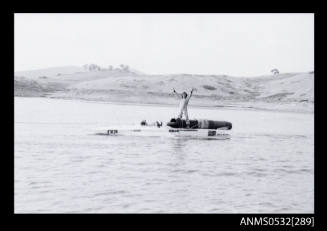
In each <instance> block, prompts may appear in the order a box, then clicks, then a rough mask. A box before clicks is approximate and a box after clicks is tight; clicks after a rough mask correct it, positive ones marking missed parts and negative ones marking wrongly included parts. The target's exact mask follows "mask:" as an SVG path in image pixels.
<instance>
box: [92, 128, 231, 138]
mask: <svg viewBox="0 0 327 231" xmlns="http://www.w3.org/2000/svg"><path fill="white" fill-rule="evenodd" d="M97 131H98V132H97V134H98V135H107V136H119V135H134V136H167V137H195V138H196V137H199V138H201V137H202V138H203V137H204V138H218V139H219V138H223V139H226V138H229V136H230V130H219V129H184V128H171V127H168V126H162V127H157V126H140V125H135V126H111V127H106V128H100V129H97Z"/></svg>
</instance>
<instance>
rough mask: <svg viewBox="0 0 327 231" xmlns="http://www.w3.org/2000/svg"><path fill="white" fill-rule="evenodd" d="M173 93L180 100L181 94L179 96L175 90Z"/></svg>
mask: <svg viewBox="0 0 327 231" xmlns="http://www.w3.org/2000/svg"><path fill="white" fill-rule="evenodd" d="M173 93H174V94H175V95H176V96H177V97H179V98H181V97H182V95H181V94H179V93H177V91H175V89H173Z"/></svg>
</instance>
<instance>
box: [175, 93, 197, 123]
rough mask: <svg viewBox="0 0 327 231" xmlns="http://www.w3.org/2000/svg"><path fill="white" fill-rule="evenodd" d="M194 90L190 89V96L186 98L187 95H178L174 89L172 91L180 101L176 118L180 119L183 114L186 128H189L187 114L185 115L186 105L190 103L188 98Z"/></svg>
mask: <svg viewBox="0 0 327 231" xmlns="http://www.w3.org/2000/svg"><path fill="white" fill-rule="evenodd" d="M193 91H194V88H192V90H191V93H190V95H189V96H188V95H187V93H186V92H185V91H184V92H183V93H182V94H179V93H177V92H176V91H175V89H173V92H174V93H175V95H176V96H177V97H179V98H181V99H182V100H181V101H180V103H179V114H178V118H180V119H182V117H183V114H184V116H185V119H186V127H187V128H189V127H190V121H189V118H188V113H187V105H188V102H189V101H190V98H191V97H192V94H193Z"/></svg>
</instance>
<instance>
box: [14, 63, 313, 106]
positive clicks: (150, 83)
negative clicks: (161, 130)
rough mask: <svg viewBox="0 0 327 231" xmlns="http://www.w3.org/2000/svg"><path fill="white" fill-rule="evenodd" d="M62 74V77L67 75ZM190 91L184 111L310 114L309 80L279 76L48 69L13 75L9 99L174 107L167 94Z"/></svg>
mask: <svg viewBox="0 0 327 231" xmlns="http://www.w3.org/2000/svg"><path fill="white" fill-rule="evenodd" d="M67 70H68V71H67ZM192 87H194V88H196V91H195V92H194V96H193V98H192V101H191V102H190V105H194V106H216V107H217V106H239V107H248V108H249V107H250V108H251V107H252V108H253V107H254V108H255V107H258V108H264V109H276V108H277V109H281V110H284V109H286V110H287V109H290V110H293V109H294V110H296V109H300V110H302V111H303V110H304V111H310V112H313V103H314V74H313V73H285V74H278V75H268V76H260V77H251V78H246V77H244V78H243V77H242V78H241V77H231V76H226V75H192V74H179V75H147V74H142V73H140V72H133V71H122V70H112V71H109V70H106V71H94V72H86V71H84V70H83V69H81V68H80V69H78V68H75V69H74V68H63V69H61V68H53V69H51V71H49V70H46V69H45V70H39V71H31V72H16V73H15V96H38V97H39V96H42V97H53V98H65V99H82V100H94V101H116V102H128V103H152V104H153V103H154V104H172V105H176V104H178V99H176V97H174V95H173V94H172V89H173V88H175V89H176V90H177V91H178V92H182V91H190V89H191V88H192Z"/></svg>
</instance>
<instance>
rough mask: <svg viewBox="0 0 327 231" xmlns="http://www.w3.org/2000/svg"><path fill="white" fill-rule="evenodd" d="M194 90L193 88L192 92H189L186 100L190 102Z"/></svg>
mask: <svg viewBox="0 0 327 231" xmlns="http://www.w3.org/2000/svg"><path fill="white" fill-rule="evenodd" d="M194 90H195V89H194V88H192V90H191V92H190V94H189V96H187V100H190V98H191V97H192V95H193V91H194Z"/></svg>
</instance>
